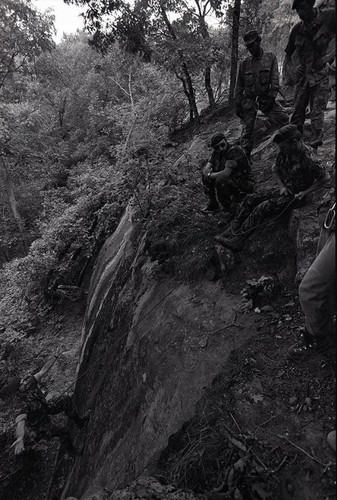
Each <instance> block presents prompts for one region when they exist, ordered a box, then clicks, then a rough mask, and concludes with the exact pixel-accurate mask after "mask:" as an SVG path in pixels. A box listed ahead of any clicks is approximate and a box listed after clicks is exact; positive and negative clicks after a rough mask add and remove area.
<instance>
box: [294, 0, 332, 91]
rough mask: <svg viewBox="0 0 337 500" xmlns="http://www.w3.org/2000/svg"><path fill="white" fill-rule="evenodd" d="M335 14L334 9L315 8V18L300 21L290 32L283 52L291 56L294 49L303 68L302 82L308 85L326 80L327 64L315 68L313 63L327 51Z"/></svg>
mask: <svg viewBox="0 0 337 500" xmlns="http://www.w3.org/2000/svg"><path fill="white" fill-rule="evenodd" d="M335 15H336V14H335V9H325V10H321V9H319V8H318V9H315V19H314V20H313V21H312V22H311V23H305V22H304V21H301V22H299V23H297V24H295V26H294V27H293V28H292V30H291V32H290V36H289V41H288V44H287V47H286V48H285V52H286V54H287V55H289V56H292V55H293V54H294V53H295V51H296V53H297V56H298V59H299V63H300V65H301V66H302V67H303V68H305V76H304V77H303V83H309V85H310V86H314V85H317V84H318V83H321V82H322V81H324V80H326V82H328V77H327V74H328V66H327V64H325V66H324V67H323V68H321V69H319V70H317V69H315V67H314V63H315V61H317V59H319V58H321V57H323V56H325V55H327V53H328V49H329V43H330V41H331V40H332V38H333V37H334V36H335V34H336V18H335ZM297 83H300V82H297Z"/></svg>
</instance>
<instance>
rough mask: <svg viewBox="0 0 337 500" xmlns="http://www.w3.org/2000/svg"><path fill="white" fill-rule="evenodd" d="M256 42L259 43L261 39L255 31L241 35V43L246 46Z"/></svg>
mask: <svg viewBox="0 0 337 500" xmlns="http://www.w3.org/2000/svg"><path fill="white" fill-rule="evenodd" d="M256 40H258V41H261V37H260V35H259V34H258V32H257V31H256V30H250V31H247V33H245V34H244V35H243V41H244V42H245V44H246V46H247V45H250V44H251V43H254V42H255V41H256Z"/></svg>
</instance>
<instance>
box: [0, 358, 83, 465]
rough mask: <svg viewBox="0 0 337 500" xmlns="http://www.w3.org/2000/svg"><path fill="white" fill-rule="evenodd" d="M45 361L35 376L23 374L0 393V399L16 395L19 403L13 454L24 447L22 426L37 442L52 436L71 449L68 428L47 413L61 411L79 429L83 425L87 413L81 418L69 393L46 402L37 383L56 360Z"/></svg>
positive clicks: (72, 448)
mask: <svg viewBox="0 0 337 500" xmlns="http://www.w3.org/2000/svg"><path fill="white" fill-rule="evenodd" d="M57 357H58V356H57V355H55V356H54V358H52V359H50V360H49V361H47V362H46V363H45V364H44V366H43V367H42V369H41V370H40V371H39V372H38V373H36V374H35V375H26V376H25V377H23V378H22V379H21V378H20V377H15V379H14V380H12V381H11V382H10V383H9V384H7V385H6V386H5V387H4V388H3V389H2V390H1V392H0V398H3V399H5V398H7V397H8V396H10V395H11V394H16V395H17V396H18V399H19V400H20V403H21V408H20V410H19V412H18V413H19V414H18V416H17V417H16V419H15V422H16V424H17V427H16V438H17V439H16V440H15V441H14V443H13V445H12V446H13V447H14V453H15V455H19V454H20V453H21V452H22V451H23V450H24V449H25V448H24V436H25V425H26V424H27V426H28V428H29V429H30V431H32V432H33V433H34V435H35V438H36V440H37V441H39V440H40V439H47V440H49V439H52V438H53V437H58V438H60V440H61V441H62V442H63V444H64V445H65V447H66V448H67V449H68V451H70V452H74V451H75V449H74V447H73V444H72V442H71V436H70V433H69V430H68V429H67V427H65V426H60V425H57V424H55V423H54V422H52V420H51V418H50V415H57V414H59V413H62V412H64V413H65V414H66V415H67V416H68V417H69V418H70V419H72V420H73V421H74V423H75V424H76V425H77V427H78V428H82V427H83V425H84V423H85V422H86V421H87V420H88V415H86V416H85V417H80V416H79V415H78V413H77V411H76V409H75V407H74V404H73V402H72V399H71V397H70V396H65V395H64V396H62V397H61V398H58V399H56V400H55V401H47V400H46V397H45V394H44V393H43V391H42V389H41V387H40V385H39V382H40V380H41V379H42V377H43V376H44V375H45V374H46V373H47V371H49V370H50V368H51V367H52V366H53V364H54V363H55V361H56V359H57Z"/></svg>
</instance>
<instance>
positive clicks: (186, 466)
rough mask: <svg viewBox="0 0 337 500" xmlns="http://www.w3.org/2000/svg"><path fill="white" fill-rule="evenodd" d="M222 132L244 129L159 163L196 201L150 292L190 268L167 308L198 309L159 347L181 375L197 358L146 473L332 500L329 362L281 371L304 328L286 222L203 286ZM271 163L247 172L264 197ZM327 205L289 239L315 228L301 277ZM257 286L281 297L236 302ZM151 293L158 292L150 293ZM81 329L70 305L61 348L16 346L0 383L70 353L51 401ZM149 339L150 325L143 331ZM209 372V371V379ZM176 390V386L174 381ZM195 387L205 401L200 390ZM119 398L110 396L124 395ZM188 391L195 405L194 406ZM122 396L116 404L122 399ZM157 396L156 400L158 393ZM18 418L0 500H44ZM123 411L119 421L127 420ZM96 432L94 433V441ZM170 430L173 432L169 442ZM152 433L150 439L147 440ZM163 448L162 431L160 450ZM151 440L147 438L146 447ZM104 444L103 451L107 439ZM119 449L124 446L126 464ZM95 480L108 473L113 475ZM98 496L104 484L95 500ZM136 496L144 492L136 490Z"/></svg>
mask: <svg viewBox="0 0 337 500" xmlns="http://www.w3.org/2000/svg"><path fill="white" fill-rule="evenodd" d="M328 113H330V115H329V119H328V121H327V135H328V137H327V140H326V147H325V149H322V150H320V151H319V155H320V156H321V158H322V161H324V163H325V164H327V165H328V167H329V168H330V167H331V164H332V161H333V158H334V137H333V132H334V110H333V109H331V110H330V111H328ZM224 121H226V127H225V131H228V133H229V136H230V138H231V139H232V140H235V139H236V138H237V137H238V134H239V128H240V127H239V122H238V120H237V119H236V118H229V119H228V117H227V118H226V119H224V118H223V117H221V118H220V119H219V120H218V121H217V122H213V123H211V124H209V125H204V128H203V129H201V131H199V133H198V134H197V136H196V137H195V138H194V140H193V141H192V142H194V147H195V149H194V152H195V153H198V154H193V155H192V154H191V152H190V153H189V156H187V161H185V160H186V158H185V159H181V158H182V156H183V155H184V153H185V152H186V150H187V149H188V146H189V145H190V144H186V143H183V144H180V145H178V146H177V148H175V149H174V150H173V151H172V152H170V153H169V154H168V155H167V158H166V162H167V164H168V165H170V166H171V176H172V179H173V184H174V183H176V184H178V187H177V189H180V190H182V191H183V190H184V176H186V175H188V174H189V173H191V175H193V176H194V178H195V182H196V184H195V199H193V200H188V203H186V213H183V214H180V217H181V218H180V219H179V227H180V228H183V229H184V231H185V240H186V241H187V242H188V245H187V244H186V252H185V253H184V252H180V253H179V252H177V253H176V254H174V255H173V256H171V257H170V258H167V259H166V260H165V258H164V259H163V263H162V264H161V266H159V267H160V268H161V269H163V270H164V274H162V275H160V274H158V278H159V279H164V281H165V280H167V276H165V272H169V271H172V272H175V273H176V274H178V275H180V276H183V275H184V274H185V273H186V272H187V270H189V271H190V270H191V267H193V265H195V266H196V268H195V271H196V272H195V275H194V276H193V286H192V288H191V289H190V290H189V291H188V292H187V290H186V288H185V289H184V293H185V296H184V298H183V297H179V296H178V297H175V299H174V300H175V305H174V306H173V305H172V303H170V305H168V304H167V306H168V307H169V308H170V311H173V312H174V311H175V310H178V311H179V307H182V305H181V302H182V300H184V301H185V302H186V301H187V302H188V297H190V298H191V297H192V291H191V290H192V289H193V290H194V292H193V293H194V299H195V301H192V302H193V305H192V307H191V308H190V319H189V321H190V327H189V329H188V331H187V330H186V329H185V330H184V329H182V330H183V331H182V333H181V335H180V334H179V333H178V332H177V327H178V324H179V321H180V320H179V319H178V318H176V321H175V322H173V323H172V324H171V325H167V329H166V330H163V331H162V332H161V334H162V335H163V337H162V338H163V339H165V337H166V338H168V337H169V336H170V335H171V334H172V333H174V335H173V337H172V339H171V340H172V342H171V343H170V349H171V351H170V352H171V355H172V362H173V363H176V359H175V358H179V357H181V355H182V348H184V349H185V352H186V355H187V354H188V352H190V351H191V350H192V351H191V352H192V355H191V356H192V357H190V358H188V357H186V358H184V360H185V361H188V359H190V361H188V363H190V364H189V367H190V368H191V372H190V374H189V379H186V380H184V379H182V378H181V376H179V377H178V378H177V379H176V380H175V386H176V387H179V385H181V387H182V390H181V391H180V394H179V401H180V404H181V403H182V404H183V405H184V404H185V405H186V409H185V410H184V411H182V410H181V407H180V408H178V406H177V405H174V404H172V400H173V402H174V395H173V393H172V394H171V395H169V396H168V398H167V399H166V401H167V404H166V405H165V406H163V408H162V410H161V413H160V414H159V417H160V419H162V424H161V425H164V424H165V422H167V421H170V422H171V423H172V421H175V422H176V423H175V425H174V426H172V425H171V426H169V427H168V428H167V429H165V431H166V432H165V433H164V436H163V437H164V439H163V440H162V444H161V447H159V448H158V449H161V456H160V459H159V460H158V462H157V461H154V462H153V463H151V464H148V468H147V470H146V472H147V473H148V474H152V475H155V476H156V477H158V478H159V479H160V480H161V481H162V482H164V483H165V482H168V483H173V484H175V485H177V486H178V487H180V488H190V489H192V490H194V491H195V492H196V493H197V494H201V493H202V492H206V493H205V494H207V495H208V493H207V492H211V491H213V490H214V489H216V490H217V491H218V493H217V494H218V496H215V493H214V492H213V493H212V494H211V493H209V496H207V498H237V499H240V498H244V499H246V498H247V499H248V498H252V499H259V498H262V499H264V498H279V499H283V498H284V499H287V498H294V499H298V500H301V499H310V498H322V499H325V498H333V496H334V493H335V484H334V480H335V464H334V462H335V459H334V456H333V454H332V453H331V452H330V450H329V449H328V447H327V445H326V442H325V436H326V433H327V432H328V431H329V430H331V429H333V428H334V427H335V415H334V414H335V409H334V385H335V361H334V358H333V357H328V358H326V357H323V356H317V357H315V358H313V359H312V360H310V361H309V362H307V363H301V364H298V365H293V364H290V363H288V362H287V361H286V356H285V354H286V350H287V348H288V347H289V346H290V345H291V344H292V343H293V342H294V341H295V340H296V337H297V334H298V332H299V330H300V328H301V327H302V325H303V318H302V314H301V311H300V307H299V303H298V297H297V285H296V284H295V278H296V274H297V273H298V271H299V269H298V267H297V266H296V253H295V246H294V241H293V239H292V237H291V234H290V233H289V228H288V222H287V221H285V220H284V221H280V222H279V223H278V224H277V226H276V227H273V228H272V230H271V229H270V228H268V227H267V228H263V229H261V230H260V231H258V232H257V233H256V235H255V236H254V237H251V238H249V240H248V244H247V248H246V249H245V250H244V251H243V252H242V253H241V254H240V255H238V256H236V257H235V262H234V266H233V263H232V264H231V265H230V266H229V268H228V272H227V273H226V274H225V276H223V277H221V278H220V279H218V280H217V281H216V282H213V281H210V280H213V279H214V277H216V274H217V269H216V266H215V261H214V259H213V257H212V255H213V249H214V244H213V236H214V235H215V234H217V233H218V232H221V230H222V229H223V228H224V224H223V221H222V215H221V214H216V215H213V216H210V215H205V214H203V213H201V212H200V206H202V205H203V204H204V201H205V200H204V197H203V194H202V189H201V185H200V181H199V173H198V169H199V168H200V166H201V164H202V162H203V161H204V160H205V158H206V157H207V154H208V150H207V140H208V139H209V137H210V135H211V134H212V133H213V132H214V131H216V130H219V129H222V130H223V129H224V127H223V123H224ZM266 133H268V129H266ZM190 151H191V150H190ZM192 151H193V150H192ZM274 156H275V149H274V148H273V147H270V144H268V141H265V142H264V144H260V146H258V148H257V151H256V154H255V157H254V158H253V159H254V166H253V169H254V172H255V175H256V178H257V179H258V181H259V188H261V189H264V188H266V187H270V186H271V185H272V179H271V178H270V166H271V163H272V161H273V158H274ZM186 163H188V164H189V165H188V168H185V169H184V170H182V169H180V168H178V167H179V165H186ZM321 196H322V193H320V194H317V195H315V196H314V197H313V200H312V202H311V204H310V205H309V207H308V208H306V209H305V210H304V211H302V213H301V215H300V217H299V218H298V220H297V222H296V223H295V229H293V230H294V231H295V232H296V233H298V231H299V230H301V228H302V226H303V220H304V222H305V221H307V220H308V217H310V218H311V220H312V221H313V222H314V223H313V224H311V225H310V231H311V235H310V238H309V239H310V245H309V246H308V245H307V246H305V245H302V246H300V247H299V248H297V251H302V252H303V258H301V260H300V262H299V261H298V263H300V266H301V269H302V271H301V272H303V269H304V268H305V266H307V265H308V264H309V263H310V260H312V259H313V257H314V247H315V238H317V236H318V223H317V221H316V214H315V211H316V206H317V203H318V201H319V199H320V197H321ZM307 216H308V217H307ZM175 231H176V227H175V226H174V225H173V228H172V238H177V241H180V240H179V238H180V236H181V235H180V234H175ZM271 234H272V238H271V237H270V235H271ZM302 241H303V238H302ZM300 245H301V242H300ZM178 246H179V245H178ZM160 251H162V250H160ZM200 252H201V253H203V255H204V256H206V258H204V259H203V262H204V264H203V265H200ZM164 253H165V252H164ZM164 257H165V255H164ZM165 266H166V267H165ZM158 269H159V268H158ZM261 276H270V277H271V278H272V282H273V283H274V284H275V287H274V289H273V290H272V292H271V293H265V294H263V293H262V295H260V296H255V297H253V301H252V302H249V301H248V300H243V301H242V302H241V299H242V295H241V294H240V292H241V291H242V290H243V289H244V288H245V287H247V284H246V281H247V280H249V279H250V280H252V279H253V280H258V279H259V278H261ZM169 283H170V281H169V280H168V284H169ZM156 293H164V292H163V291H162V292H159V291H158V290H157V292H156ZM156 293H155V294H154V295H156ZM198 294H200V297H199V302H198ZM224 295H225V296H228V297H230V296H232V299H231V300H233V304H232V305H233V308H234V310H235V316H234V314H233V317H232V316H231V317H227V316H226V317H224V312H223V308H222V307H221V300H222V299H223V296H224ZM207 297H208V298H207ZM172 300H173V298H172ZM216 304H218V306H216ZM266 306H267V307H266ZM256 308H258V309H256ZM231 311H232V309H231ZM74 312H76V314H74ZM164 313H165V308H164V309H162V312H161V314H162V315H163V316H162V318H161V319H160V315H159V319H158V324H160V322H161V323H164V322H165V314H164ZM174 314H176V313H174ZM174 314H173V315H174ZM83 315H84V310H83V304H79V305H78V307H77V308H76V311H74V307H73V305H70V307H69V308H68V309H65V310H64V320H63V323H62V325H61V326H60V328H59V329H58V332H57V333H56V335H55V324H53V322H51V324H50V325H49V328H46V330H45V331H44V332H43V333H44V335H43V336H42V335H41V338H40V339H39V340H38V339H35V338H32V339H24V340H23V341H22V342H21V344H19V345H17V346H15V348H14V351H13V352H12V353H11V354H10V355H9V357H7V358H6V359H3V361H2V369H3V370H5V371H9V372H11V373H15V372H16V371H18V368H19V367H20V368H21V366H22V367H24V368H27V367H28V366H34V367H36V368H38V367H39V366H41V364H42V362H43V360H44V359H45V357H46V354H47V352H48V351H49V352H52V351H53V349H54V348H55V346H56V345H58V344H59V343H60V342H62V343H63V345H64V347H65V349H66V351H68V352H70V353H71V354H70V355H66V354H65V355H64V356H63V358H62V359H61V363H60V364H59V365H57V366H56V367H55V370H54V372H53V373H52V374H51V376H50V378H49V380H48V387H49V388H51V387H52V388H53V389H54V390H55V391H56V393H59V392H60V390H61V387H65V386H66V385H67V384H69V382H71V381H72V380H74V371H75V368H76V361H77V359H78V356H79V349H78V347H79V342H80V339H81V333H80V332H81V323H82V318H83ZM176 316H177V314H176ZM178 316H179V314H178ZM183 319H184V320H185V319H186V318H185V317H184V318H183ZM192 319H193V320H192ZM150 326H151V322H150V321H149V323H148V325H147V327H148V328H149V327H150ZM224 326H226V328H225V330H223V327H224ZM221 328H222V330H221ZM217 330H219V331H217ZM192 332H194V335H192ZM196 333H197V336H196ZM188 338H189V341H188ZM159 339H160V337H158V339H157V345H159V346H160V345H161V340H159ZM129 340H130V339H129ZM228 341H231V347H230V349H229V351H231V354H230V355H227V354H226V355H225V353H223V352H222V351H221V348H224V345H225V344H224V343H225V342H228ZM41 342H42V344H41ZM158 342H159V344H158ZM131 344H132V339H131ZM139 347H142V344H141V345H140V346H138V347H137V348H138V349H139ZM101 348H102V345H101ZM24 350H25V351H26V352H25V353H24V352H23V351H24ZM130 352H131V351H130ZM140 352H141V356H142V357H141V358H140V359H141V362H140V365H139V366H140V368H141V369H143V368H144V366H145V365H146V363H147V362H148V361H147V358H146V357H145V358H144V357H143V356H144V355H145V353H146V351H140ZM193 353H194V354H193ZM156 356H157V357H156ZM161 356H163V357H164V361H165V362H166V363H167V362H168V359H167V357H166V356H165V349H163V350H161V354H160V355H159V351H158V352H157V354H156V353H154V355H153V365H155V363H157V364H158V366H159V364H160V359H161ZM207 359H208V361H207V362H205V360H207ZM212 360H214V364H215V365H216V366H212V365H213V363H212ZM131 361H132V358H131V359H130V362H131ZM143 363H145V365H143ZM198 364H199V365H202V366H203V367H205V368H204V369H205V371H202V373H200V370H198ZM131 365H132V363H131V364H130V366H131ZM172 366H173V365H172ZM207 366H208V368H207ZM192 368H193V369H192ZM214 368H216V369H214ZM144 373H146V370H145V371H144ZM106 376H107V375H106ZM172 377H173V378H174V370H173V371H172ZM126 380H127V379H126ZM150 381H151V377H150ZM147 382H149V379H148V380H147ZM170 384H171V387H172V380H171V378H170V377H169V376H168V377H167V389H168V388H169V386H170ZM203 386H204V387H205V390H203V389H202V388H203ZM116 387H117V389H118V384H117V386H116ZM154 388H155V386H154ZM189 389H190V390H192V391H193V397H192V400H193V401H191V402H190V401H189V398H190V396H189V394H188V390H189ZM119 390H120V391H121V390H123V387H120V388H119ZM153 392H154V395H155V390H154V391H153ZM165 398H166V396H165ZM165 398H164V399H165ZM190 403H191V404H190ZM128 404H129V403H128ZM191 409H192V411H191ZM116 410H118V409H116ZM13 411H14V409H13V408H12V407H8V408H4V407H2V414H1V415H2V425H3V430H2V434H1V439H2V443H3V444H4V447H3V450H4V451H3V452H2V453H1V456H0V460H1V465H2V467H1V480H2V485H1V487H0V498H1V499H4V500H5V499H6V500H11V499H13V500H16V499H27V500H28V499H29V500H30V499H33V498H34V499H40V498H41V499H42V498H44V496H45V494H46V492H47V490H48V489H49V487H50V486H51V484H50V478H51V472H52V470H53V466H54V465H55V463H56V462H55V459H56V451H57V447H58V445H57V441H53V442H52V443H42V444H39V445H37V446H36V447H35V450H34V449H33V450H32V451H31V449H30V448H29V450H28V451H27V452H26V453H25V454H24V455H23V456H22V457H19V458H14V457H13V455H12V453H11V451H10V449H9V446H10V443H11V442H12V435H11V434H10V433H13V431H14V424H13V421H12V422H11V423H10V424H9V423H8V422H9V419H10V418H11V415H12V412H13ZM123 411H125V415H126V420H127V419H128V417H127V415H128V412H127V406H126V407H125V409H124V410H123ZM97 412H98V410H97ZM167 412H171V415H169V416H166V417H165V413H167ZM97 415H98V413H97ZM102 416H103V414H102ZM117 416H118V415H117ZM113 417H116V415H114V416H113ZM131 421H132V419H131ZM129 423H130V422H129ZM174 427H175V428H174ZM98 428H99V426H98V427H96V429H98ZM145 428H146V426H145ZM173 428H174V430H173V431H172V430H170V429H173ZM107 431H108V430H107ZM148 431H149V432H150V429H148ZM159 431H160V432H159ZM98 432H99V431H98V430H97V435H96V437H95V436H93V430H92V429H91V430H90V429H89V431H88V435H87V436H86V437H85V441H86V442H87V443H90V440H92V439H96V440H97V439H98V440H99V438H100V436H99V434H98ZM131 432H132V430H131ZM151 432H153V429H152V431H151ZM90 434H91V436H90ZM161 434H162V431H161V427H159V430H158V436H160V435H161ZM150 435H151V433H149V434H148V436H150ZM144 436H145V435H144ZM126 437H127V436H126ZM104 442H107V441H106V439H105V440H104ZM126 447H127V439H126V441H125V448H124V450H123V452H124V451H125V449H126ZM87 452H88V454H87V455H86V454H84V456H83V457H82V459H81V460H82V463H84V464H86V466H89V463H90V454H91V451H90V447H89V448H88V449H87ZM129 458H130V457H129ZM138 458H139V457H138ZM158 458H159V456H158ZM331 463H332V464H333V465H331ZM143 465H144V466H145V465H146V464H143ZM100 466H101V467H103V468H104V467H105V468H106V469H108V468H109V464H101V465H100ZM143 468H144V467H143ZM141 469H142V466H141V464H140V463H139V464H138V466H137V467H135V466H134V464H130V469H129V471H128V474H127V475H126V476H125V478H127V479H128V481H132V480H133V479H135V478H136V477H137V474H138V473H139V472H138V473H137V474H136V472H137V471H140V470H141ZM68 470H69V464H68ZM68 470H67V467H65V468H64V471H63V472H62V474H61V476H58V477H57V482H58V483H59V484H58V485H55V484H54V486H53V489H52V490H53V491H54V492H60V486H62V485H64V481H65V477H66V474H67V472H68ZM110 470H111V468H110ZM63 474H65V475H63ZM105 483H106V484H112V483H113V478H112V477H111V478H109V477H108V476H106V477H105ZM100 486H101V485H100V483H98V484H97V487H98V489H100ZM102 486H103V485H102ZM221 486H222V488H221ZM220 490H221V491H220ZM50 491H51V490H50ZM130 491H131V490H130ZM142 491H143V492H144V489H143V490H142ZM55 494H56V495H57V493H55ZM127 494H128V493H127V492H125V495H126V496H125V499H127V498H130V499H131V498H133V499H135V498H137V499H138V498H147V497H146V496H142V495H141V494H140V495H138V496H137V494H135V493H134V492H133V493H132V492H130V495H129V497H128V496H127ZM99 495H101V496H99ZM99 495H98V496H97V498H108V497H109V496H107V493H106V492H105V493H104V492H103V491H101V493H100V494H99ZM123 495H124V493H123ZM132 495H133V496H132ZM144 495H145V493H144ZM163 495H164V496H160V494H159V493H158V496H157V497H154V498H162V499H163V500H164V499H165V500H170V497H169V496H168V495H167V490H166V491H164V493H163ZM165 495H166V496H165ZM212 495H213V497H212ZM219 495H222V496H219ZM240 495H241V496H240ZM54 498H59V496H54ZM111 498H116V496H115V497H111ZM120 498H124V496H123V497H122V496H120ZM172 498H173V497H172ZM174 498H176V497H174ZM181 498H184V497H183V496H181ZM204 498H206V496H205V497H204Z"/></svg>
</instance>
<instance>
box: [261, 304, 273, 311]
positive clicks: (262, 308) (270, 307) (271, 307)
mask: <svg viewBox="0 0 337 500" xmlns="http://www.w3.org/2000/svg"><path fill="white" fill-rule="evenodd" d="M273 310H274V308H273V306H269V305H266V306H263V307H261V311H264V312H270V311H273Z"/></svg>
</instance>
